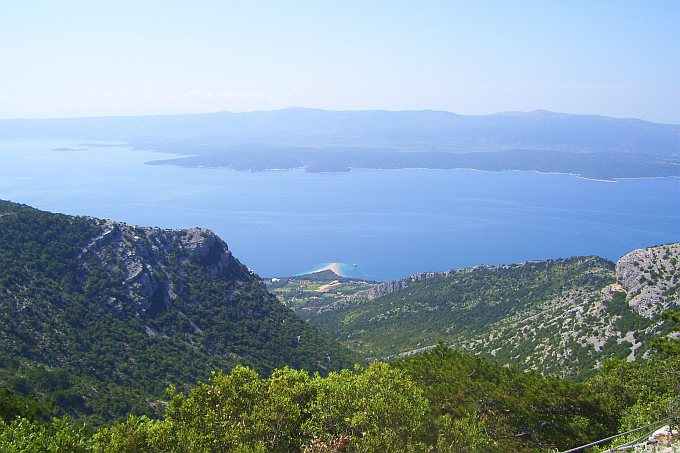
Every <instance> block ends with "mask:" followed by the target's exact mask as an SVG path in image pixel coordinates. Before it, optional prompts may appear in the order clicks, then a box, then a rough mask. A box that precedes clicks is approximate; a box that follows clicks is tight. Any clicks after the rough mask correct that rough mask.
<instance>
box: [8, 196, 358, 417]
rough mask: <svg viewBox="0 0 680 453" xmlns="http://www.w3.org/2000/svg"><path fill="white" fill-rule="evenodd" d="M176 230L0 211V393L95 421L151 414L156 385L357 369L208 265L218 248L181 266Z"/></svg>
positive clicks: (237, 274) (250, 287)
mask: <svg viewBox="0 0 680 453" xmlns="http://www.w3.org/2000/svg"><path fill="white" fill-rule="evenodd" d="M183 234H184V233H183V232H181V231H176V232H173V231H163V230H159V229H145V228H139V227H132V226H128V225H124V224H116V223H113V222H104V221H101V220H97V219H92V218H87V217H73V216H67V215H61V214H53V213H48V212H43V211H39V210H36V209H32V208H30V207H28V206H22V205H18V204H14V203H9V202H4V201H0V386H4V387H5V388H8V389H11V390H13V391H16V392H17V394H19V395H35V397H36V398H37V399H38V400H40V401H43V402H46V403H47V402H49V404H50V405H51V409H50V411H51V414H52V415H57V416H62V415H69V416H73V417H78V418H82V417H90V418H92V419H93V420H92V421H93V422H94V423H104V422H105V421H107V420H111V419H116V418H119V417H124V416H126V414H128V413H133V414H137V415H144V414H146V415H149V416H159V415H162V413H163V407H162V405H160V403H159V402H160V400H161V399H162V398H163V396H164V392H165V388H166V387H167V385H169V384H171V383H173V384H175V385H177V386H178V387H179V388H180V389H182V390H186V389H188V388H190V387H191V386H192V385H194V384H195V383H196V382H197V380H199V379H205V378H207V377H208V376H209V373H210V371H211V370H228V369H231V368H232V367H233V366H235V365H236V364H238V363H241V364H245V365H248V366H251V367H252V368H253V369H256V370H258V371H259V372H263V373H268V372H271V371H272V370H273V369H274V368H277V367H283V366H284V365H291V366H295V367H297V368H300V369H307V370H312V371H321V372H328V371H330V370H333V369H340V368H343V367H348V366H349V367H351V366H352V364H353V363H354V362H355V361H356V360H357V359H356V358H355V356H354V355H353V354H351V353H349V352H348V351H347V350H346V349H344V348H342V347H341V346H339V345H337V344H336V343H334V342H333V341H332V340H331V339H330V338H328V337H327V336H325V335H324V334H322V333H321V332H319V331H318V330H316V329H314V328H313V327H311V326H308V325H306V324H305V323H304V322H303V321H301V320H300V319H299V318H297V317H296V316H295V315H294V314H293V313H292V312H291V311H290V310H288V309H286V308H285V307H284V306H282V305H281V304H280V303H278V302H277V301H276V299H275V298H274V297H273V296H272V295H270V294H269V293H267V291H266V290H265V289H264V288H263V285H262V283H261V281H260V280H259V278H258V277H257V276H255V275H253V274H251V273H250V272H249V271H248V270H247V268H246V267H245V266H243V265H242V264H240V263H239V262H238V261H237V260H235V259H233V258H229V261H225V263H227V264H223V263H221V262H220V261H219V260H218V259H219V257H220V255H219V254H220V253H221V254H223V255H225V253H226V252H225V249H226V245H224V244H223V243H221V242H220V241H219V240H217V239H216V240H215V241H214V245H213V246H212V248H210V247H208V245H209V244H208V243H204V242H200V241H202V240H204V238H202V237H201V236H200V235H197V238H196V241H198V242H197V244H198V245H197V247H203V248H204V250H205V256H194V255H191V254H190V253H189V251H187V250H186V247H184V248H181V247H179V246H178V245H177V243H181V241H185V242H186V241H187V238H186V234H185V235H184V236H183ZM225 256H227V255H225ZM227 259H228V257H227V258H224V260H227ZM215 263H216V264H215ZM227 265H228V267H227ZM211 266H212V267H211ZM168 294H169V295H168Z"/></svg>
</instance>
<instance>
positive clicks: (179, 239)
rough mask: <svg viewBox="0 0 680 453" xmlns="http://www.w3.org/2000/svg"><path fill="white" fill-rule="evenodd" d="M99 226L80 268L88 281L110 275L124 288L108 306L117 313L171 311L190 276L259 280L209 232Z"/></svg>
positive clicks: (192, 229)
mask: <svg viewBox="0 0 680 453" xmlns="http://www.w3.org/2000/svg"><path fill="white" fill-rule="evenodd" d="M100 226H101V232H100V233H99V234H98V235H97V236H95V237H94V238H93V239H92V241H91V242H90V243H89V244H87V246H85V247H84V248H83V250H82V252H81V254H80V256H79V262H80V264H81V266H82V268H83V271H84V274H86V279H87V280H88V281H94V280H93V279H94V276H99V274H98V273H101V270H102V269H105V270H106V272H105V273H106V278H108V279H109V281H110V280H113V281H112V282H111V283H113V284H114V285H116V286H117V287H118V288H119V291H118V292H117V295H116V296H111V297H109V299H108V301H107V305H108V309H109V310H112V311H114V312H130V311H132V312H134V313H136V314H138V315H140V316H144V315H146V314H147V313H155V312H158V311H161V310H163V309H165V308H167V307H168V306H169V305H170V304H171V303H172V301H173V300H174V299H175V298H176V297H177V291H178V289H177V288H176V287H175V281H178V280H181V279H180V278H179V277H181V275H182V274H183V273H186V272H189V271H196V270H198V271H200V272H203V273H205V274H207V275H209V276H213V277H218V276H219V277H226V278H229V279H233V280H237V281H240V280H249V279H252V278H256V277H254V276H253V275H252V274H251V273H250V272H249V271H248V270H247V268H246V267H245V266H243V265H242V264H241V263H240V262H238V260H236V259H235V258H234V257H233V256H232V254H231V252H230V251H229V249H228V247H227V244H226V243H224V241H222V240H221V239H220V238H219V237H217V236H216V235H215V234H214V233H213V232H212V231H210V230H208V229H206V228H190V229H186V230H165V229H160V228H145V227H144V228H143V227H135V226H130V225H127V224H124V223H117V222H112V221H110V220H106V221H100ZM190 268H191V269H190Z"/></svg>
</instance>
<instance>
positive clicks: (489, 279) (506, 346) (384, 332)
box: [268, 243, 680, 377]
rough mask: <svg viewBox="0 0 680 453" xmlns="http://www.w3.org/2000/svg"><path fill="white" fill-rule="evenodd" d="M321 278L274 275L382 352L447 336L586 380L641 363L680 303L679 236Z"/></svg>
mask: <svg viewBox="0 0 680 453" xmlns="http://www.w3.org/2000/svg"><path fill="white" fill-rule="evenodd" d="M328 273H329V271H326V272H325V273H323V274H318V276H317V274H311V275H309V276H299V277H290V278H288V279H277V281H274V282H269V283H268V284H269V285H270V289H271V290H272V291H274V293H275V294H277V296H278V297H279V298H280V300H282V301H283V302H284V303H286V305H288V306H289V307H291V308H293V309H294V310H295V311H296V312H297V313H298V314H299V315H300V316H301V317H303V318H304V319H307V320H308V321H309V322H310V323H311V324H313V325H315V326H317V327H319V328H320V329H322V330H325V331H326V332H328V333H330V334H331V335H332V336H333V337H335V338H336V339H337V340H338V341H340V342H342V343H344V344H346V345H347V346H349V347H351V348H353V349H355V350H356V351H360V352H362V353H363V354H366V355H368V356H369V357H373V358H377V359H379V358H387V357H392V358H394V357H403V356H405V355H409V354H412V353H417V352H422V351H425V350H428V349H429V348H430V347H431V346H432V345H434V344H436V343H437V342H438V341H439V340H444V341H445V342H446V343H447V344H450V345H452V346H453V347H455V348H457V349H460V350H464V351H469V352H474V353H477V354H483V355H487V356H492V357H495V358H496V360H500V361H501V362H503V363H513V364H517V365H518V366H520V367H523V368H528V369H533V370H537V371H541V372H543V373H549V374H557V375H561V376H576V377H582V376H585V375H588V374H590V373H591V372H592V370H593V369H594V368H596V367H598V366H600V365H601V364H602V361H603V360H604V359H605V358H608V357H617V358H621V359H627V360H636V359H639V358H640V357H643V356H645V354H646V353H647V350H648V349H649V347H650V342H651V339H652V338H653V337H654V336H656V335H662V334H664V333H667V332H668V329H667V326H664V325H663V321H661V319H660V315H661V313H662V312H664V311H666V310H669V309H674V308H676V307H677V306H678V305H680V243H676V244H667V245H662V246H658V247H651V248H647V249H642V250H636V251H633V252H631V253H629V254H627V255H625V256H624V257H622V258H621V259H620V260H619V262H618V263H617V264H616V265H615V264H614V263H612V262H610V261H608V260H605V259H602V258H598V257H576V258H568V259H558V260H543V261H530V262H526V263H521V264H514V265H506V266H477V267H474V268H469V269H458V270H451V271H448V272H432V273H422V274H415V275H412V276H409V277H406V278H404V279H401V280H397V281H393V282H384V283H369V282H360V281H357V280H352V279H346V278H342V277H339V276H335V278H332V277H331V276H329V275H328Z"/></svg>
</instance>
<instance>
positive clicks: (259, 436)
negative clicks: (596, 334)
mask: <svg viewBox="0 0 680 453" xmlns="http://www.w3.org/2000/svg"><path fill="white" fill-rule="evenodd" d="M679 366H680V364H679V363H678V360H677V357H667V358H665V359H664V360H651V361H649V362H646V363H640V364H637V363H635V364H628V363H623V362H611V363H608V364H607V366H606V367H605V369H604V370H602V372H601V373H599V374H598V375H597V376H596V377H595V378H593V379H592V380H590V381H589V382H588V383H585V384H584V383H576V382H570V381H565V380H561V379H557V378H550V377H543V376H540V375H538V374H535V373H524V372H521V371H519V370H517V369H515V368H512V367H509V368H508V367H502V366H500V365H498V364H495V363H493V362H490V361H488V360H485V359H482V358H479V357H475V356H471V355H467V354H462V353H458V352H455V351H452V350H450V349H448V348H445V347H444V346H439V347H437V348H435V349H434V350H432V351H430V352H428V353H426V354H423V355H421V356H417V357H413V358H410V359H406V360H403V361H399V362H396V363H393V364H384V363H383V364H373V365H371V366H369V367H367V368H359V367H357V368H355V369H354V370H353V371H349V370H344V371H340V372H335V373H330V374H329V375H328V376H327V377H321V376H319V375H318V374H316V375H313V376H310V375H309V374H308V373H306V372H304V371H298V370H293V369H290V368H284V369H281V370H276V371H275V372H274V373H272V375H271V376H269V377H261V376H259V375H258V374H257V373H256V372H255V371H253V370H252V369H250V368H247V367H244V366H237V367H235V368H234V369H233V370H232V371H231V372H230V373H229V374H223V373H216V374H213V376H212V377H211V379H210V380H209V381H208V382H207V383H201V384H198V385H197V386H195V387H194V388H193V390H191V392H190V393H189V394H188V395H185V394H183V393H180V392H177V391H176V390H175V389H174V388H172V387H171V388H169V390H168V391H169V397H170V398H169V401H168V402H167V405H166V407H165V417H164V419H162V420H154V419H151V418H148V417H146V416H130V417H128V418H127V420H125V421H124V422H122V423H117V424H114V425H112V426H108V427H101V428H99V429H98V430H96V431H90V432H87V431H86V428H84V427H83V426H80V425H75V424H74V423H73V422H71V421H69V420H68V419H54V420H52V422H49V423H48V422H40V421H36V420H31V419H29V418H25V417H22V416H19V417H15V418H14V419H13V420H11V421H0V452H6V451H7V452H9V451H12V452H14V451H28V452H43V451H47V452H62V451H63V452H116V453H117V452H147V451H153V452H212V451H216V452H222V451H234V452H296V451H297V452H305V453H312V452H338V451H367V452H386V451H389V452H418V451H431V452H475V451H485V452H486V451H488V452H505V451H515V452H521V451H546V450H550V449H560V450H562V449H566V448H569V447H574V446H577V445H581V444H584V443H587V442H589V441H593V440H597V439H600V438H604V437H607V436H609V435H611V434H615V433H616V432H619V431H620V430H621V428H630V427H634V426H633V425H636V424H638V423H643V424H644V423H647V422H651V421H655V420H657V419H658V418H659V417H665V416H667V415H666V414H667V411H666V409H667V407H668V402H669V401H671V400H672V399H673V398H674V397H675V396H676V393H675V392H676V389H675V384H676V383H677V382H678V380H677V378H678V372H677V370H678V369H680V368H679ZM12 401H14V400H12Z"/></svg>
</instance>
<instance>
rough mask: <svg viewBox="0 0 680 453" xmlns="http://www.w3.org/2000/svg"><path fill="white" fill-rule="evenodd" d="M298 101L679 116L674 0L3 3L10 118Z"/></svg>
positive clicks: (678, 8)
mask: <svg viewBox="0 0 680 453" xmlns="http://www.w3.org/2000/svg"><path fill="white" fill-rule="evenodd" d="M291 106H300V107H315V108H324V109H333V110H366V109H385V110H407V109H433V110H446V111H452V112H456V113H460V114H487V113H495V112H501V111H517V110H519V111H530V110H536V109H546V110H552V111H557V112H567V113H588V114H601V115H608V116H615V117H634V118H641V119H645V120H649V121H655V122H664V123H673V124H680V1H677V0H671V1H656V0H645V1H637V0H635V1H634V0H615V1H614V0H612V1H610V0H598V1H592V0H586V1H579V0H573V1H557V0H542V1H507V0H506V1H484V0H481V1H466V2H463V1H455V0H446V1H428V0H423V1H400V0H392V1H378V0H375V1H372V0H362V1H354V0H343V1H332V0H329V1H311V0H310V1H258V0H251V1H247V2H246V1H242V2H231V1H225V0H223V1H207V0H193V1H172V0H163V1H156V0H145V1H140V0H135V1H128V0H116V1H107V0H99V1H91V0H88V1H76V0H60V1H51V0H42V1H38V0H21V1H16V0H0V118H16V117H26V118H38V117H72V116H101V115H146V114H174V113H202V112H214V111H233V112H240V111H254V110H272V109H279V108H286V107H291Z"/></svg>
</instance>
